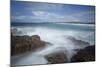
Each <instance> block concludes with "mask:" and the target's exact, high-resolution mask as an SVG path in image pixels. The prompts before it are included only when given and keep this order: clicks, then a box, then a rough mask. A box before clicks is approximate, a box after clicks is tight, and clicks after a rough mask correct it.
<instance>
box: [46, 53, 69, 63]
mask: <svg viewBox="0 0 100 67" xmlns="http://www.w3.org/2000/svg"><path fill="white" fill-rule="evenodd" d="M45 58H46V59H47V60H48V64H58V63H66V62H68V59H67V57H66V54H65V53H63V52H59V53H51V54H48V55H46V56H45Z"/></svg>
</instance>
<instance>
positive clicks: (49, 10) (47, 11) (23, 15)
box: [11, 1, 95, 23]
mask: <svg viewBox="0 0 100 67" xmlns="http://www.w3.org/2000/svg"><path fill="white" fill-rule="evenodd" d="M11 22H18V23H21V22H26V23H30V22H31V23H41V22H82V23H88V22H90V23H94V22H95V7H94V6H89V5H71V4H57V3H45V2H28V1H12V2H11Z"/></svg>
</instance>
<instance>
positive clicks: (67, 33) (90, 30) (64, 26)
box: [11, 23, 95, 65]
mask: <svg viewBox="0 0 100 67" xmlns="http://www.w3.org/2000/svg"><path fill="white" fill-rule="evenodd" d="M94 27H95V26H94V24H72V23H71V24H70V23H33V24H24V23H23V24H18V23H17V24H12V27H11V29H17V30H18V31H17V32H16V33H15V34H14V35H19V36H22V35H29V36H32V35H39V36H40V38H41V40H43V41H45V42H48V44H46V45H47V46H46V47H45V48H43V49H39V50H37V51H35V52H32V51H31V52H27V53H24V54H20V55H16V56H12V57H11V64H14V65H32V64H47V63H48V61H47V60H46V59H45V57H44V56H45V55H48V54H50V53H54V52H60V51H61V52H64V53H66V56H67V57H68V60H69V62H70V59H71V57H72V56H73V55H74V54H76V51H75V49H82V48H84V47H86V46H89V45H94V40H95V38H94V34H95V32H94V30H95V28H94ZM70 38H75V39H77V40H82V41H84V42H88V43H89V45H85V44H83V45H80V44H77V45H76V44H74V42H72V41H71V39H70Z"/></svg>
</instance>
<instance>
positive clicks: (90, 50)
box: [71, 45, 95, 62]
mask: <svg viewBox="0 0 100 67" xmlns="http://www.w3.org/2000/svg"><path fill="white" fill-rule="evenodd" d="M87 61H95V45H93V46H88V47H86V48H84V49H81V50H80V51H78V52H77V54H76V55H74V56H73V57H72V59H71V62H87Z"/></svg>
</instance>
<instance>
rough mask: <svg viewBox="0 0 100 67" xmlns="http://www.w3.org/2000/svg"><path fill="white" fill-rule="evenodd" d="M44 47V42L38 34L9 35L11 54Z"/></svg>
mask: <svg viewBox="0 0 100 67" xmlns="http://www.w3.org/2000/svg"><path fill="white" fill-rule="evenodd" d="M43 47H45V42H44V41H42V40H41V39H40V37H39V36H38V35H33V36H27V35H24V36H13V35H11V56H12V55H16V54H21V53H25V52H27V51H31V50H32V51H35V50H36V49H39V48H43Z"/></svg>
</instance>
